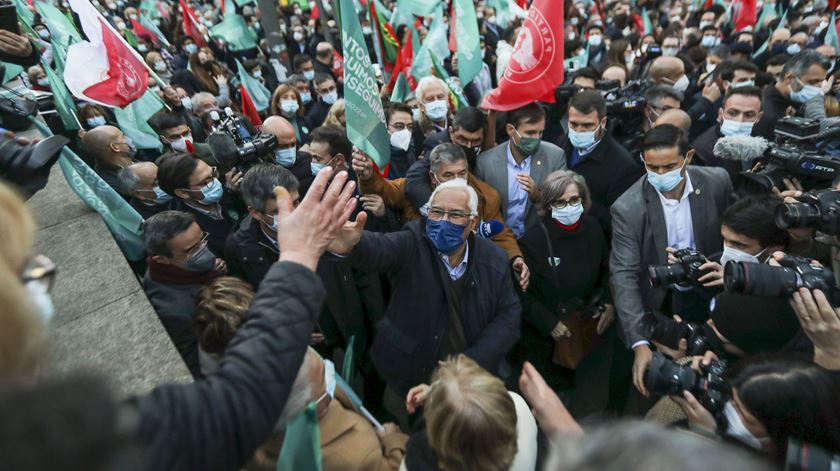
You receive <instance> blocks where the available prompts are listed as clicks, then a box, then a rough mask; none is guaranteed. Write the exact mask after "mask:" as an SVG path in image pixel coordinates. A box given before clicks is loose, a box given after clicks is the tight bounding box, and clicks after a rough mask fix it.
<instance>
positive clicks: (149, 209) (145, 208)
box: [128, 197, 173, 219]
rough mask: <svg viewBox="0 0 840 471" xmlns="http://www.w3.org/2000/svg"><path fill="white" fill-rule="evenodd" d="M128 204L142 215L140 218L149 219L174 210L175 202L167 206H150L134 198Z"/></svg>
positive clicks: (170, 202)
mask: <svg viewBox="0 0 840 471" xmlns="http://www.w3.org/2000/svg"><path fill="white" fill-rule="evenodd" d="M128 204H130V205H131V207H132V208H134V209H135V211H137V212H138V213H140V216H141V217H142V218H143V219H149V218H150V217H152V216H154V215H155V214H157V213H159V212H161V211H168V210H170V209H172V204H173V202H172V201H169V202H168V203H166V204H153V205H149V204H146V203H144V202H143V201H141V200H139V199H137V198H134V197H132V198H131V199H130V200H129V201H128Z"/></svg>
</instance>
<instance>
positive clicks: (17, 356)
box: [0, 183, 55, 378]
mask: <svg viewBox="0 0 840 471" xmlns="http://www.w3.org/2000/svg"><path fill="white" fill-rule="evenodd" d="M34 234H35V223H34V221H33V220H32V216H31V215H30V214H29V210H28V209H27V208H26V205H24V203H23V200H22V199H21V198H20V196H19V195H18V194H17V193H16V192H15V191H14V190H13V189H12V188H11V187H9V186H8V185H5V184H2V183H0V306H2V309H0V325H2V326H3V328H2V329H0V378H10V377H24V378H25V377H30V376H31V375H32V374H33V373H34V371H35V367H36V365H37V363H38V360H39V357H40V354H41V347H42V343H43V340H44V339H43V330H44V324H45V323H46V322H47V321H49V319H50V318H51V317H52V314H53V305H52V300H51V299H50V297H49V288H50V287H51V285H52V281H53V278H54V275H55V265H53V263H52V262H51V261H50V260H49V259H47V258H46V257H44V256H40V255H38V256H33V255H32V240H33V238H34Z"/></svg>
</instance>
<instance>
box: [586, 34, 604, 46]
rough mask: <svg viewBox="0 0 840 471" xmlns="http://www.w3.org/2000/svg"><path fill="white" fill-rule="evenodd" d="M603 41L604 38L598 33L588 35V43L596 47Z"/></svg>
mask: <svg viewBox="0 0 840 471" xmlns="http://www.w3.org/2000/svg"><path fill="white" fill-rule="evenodd" d="M603 42H604V38H603V37H601V35H600V34H595V35H592V36H589V45H590V46H593V47H598V46H600V45H601V44H602V43H603Z"/></svg>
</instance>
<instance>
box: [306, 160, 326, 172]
mask: <svg viewBox="0 0 840 471" xmlns="http://www.w3.org/2000/svg"><path fill="white" fill-rule="evenodd" d="M326 166H327V164H318V163H315V162H310V163H309V168H310V169H311V170H312V175H318V172H320V171H321V169H323V168H324V167H326Z"/></svg>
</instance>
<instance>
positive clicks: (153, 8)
mask: <svg viewBox="0 0 840 471" xmlns="http://www.w3.org/2000/svg"><path fill="white" fill-rule="evenodd" d="M144 15H147V16H148V17H149V18H151V19H153V20H155V19H158V18H161V16H162V15H161V14H160V10H158V7H157V0H143V1H141V2H140V16H141V17H142V16H144ZM141 23H142V21H141ZM143 26H146V25H143ZM147 27H148V26H147Z"/></svg>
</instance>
